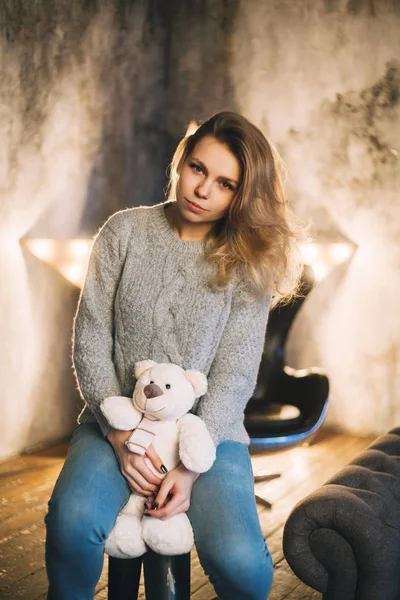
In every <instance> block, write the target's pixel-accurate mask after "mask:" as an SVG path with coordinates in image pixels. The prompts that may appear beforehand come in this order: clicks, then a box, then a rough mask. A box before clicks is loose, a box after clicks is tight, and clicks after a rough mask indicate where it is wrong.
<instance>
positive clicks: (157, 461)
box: [146, 444, 168, 475]
mask: <svg viewBox="0 0 400 600" xmlns="http://www.w3.org/2000/svg"><path fill="white" fill-rule="evenodd" d="M146 456H147V457H148V458H149V459H150V461H151V463H152V465H153V467H154V468H155V469H157V471H159V472H160V473H162V474H163V475H165V474H166V473H168V469H167V467H166V466H165V465H163V462H162V460H161V458H160V457H159V456H158V454H157V452H156V451H155V450H154V447H153V445H152V444H151V445H150V446H149V447H148V448H147V450H146Z"/></svg>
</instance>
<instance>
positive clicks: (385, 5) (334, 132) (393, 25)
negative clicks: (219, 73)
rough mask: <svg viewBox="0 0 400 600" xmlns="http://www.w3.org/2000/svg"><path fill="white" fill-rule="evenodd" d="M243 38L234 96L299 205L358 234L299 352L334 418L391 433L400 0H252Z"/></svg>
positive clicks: (399, 412)
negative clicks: (273, 150)
mask: <svg viewBox="0 0 400 600" xmlns="http://www.w3.org/2000/svg"><path fill="white" fill-rule="evenodd" d="M231 44H232V60H231V66H230V68H231V73H232V77H233V81H234V87H235V95H236V102H237V104H238V106H239V108H240V110H242V111H243V113H244V114H246V115H247V116H248V117H250V118H251V119H253V120H254V121H255V122H256V123H257V124H258V125H260V126H261V127H262V128H263V129H264V131H265V132H266V133H268V134H269V135H270V136H271V138H272V139H273V141H274V142H275V143H276V145H277V146H278V147H279V149H280V151H281V153H282V155H283V157H284V159H285V160H286V163H287V166H288V171H289V181H288V192H289V196H290V197H291V199H292V200H293V202H294V204H295V206H296V209H297V212H298V214H299V215H301V216H302V217H304V218H305V219H307V220H311V221H312V222H313V224H314V227H315V228H316V229H320V230H323V231H324V232H327V233H328V234H331V235H332V236H333V237H334V236H335V232H340V233H341V234H344V235H345V236H347V237H348V238H349V239H350V240H351V241H353V242H354V243H355V244H357V245H358V249H357V252H356V254H355V255H354V258H353V260H352V261H351V263H350V264H349V265H345V266H342V268H340V269H339V270H338V271H336V272H335V273H333V274H331V276H330V277H328V278H327V279H325V280H324V281H322V282H321V283H320V284H319V285H318V287H317V288H316V289H315V291H314V292H313V293H312V294H311V296H310V297H309V299H308V300H307V302H306V304H305V306H304V310H303V311H302V313H301V316H300V317H299V319H298V320H297V322H296V325H295V327H294V328H293V330H292V334H291V339H290V343H289V345H288V349H287V360H288V362H289V364H291V365H292V366H295V367H308V366H311V365H313V364H317V365H320V366H322V367H324V368H325V369H326V370H327V372H328V374H329V377H330V381H331V390H332V391H331V407H330V410H329V417H328V420H329V421H330V422H331V423H334V424H336V425H339V426H340V427H341V428H343V429H346V430H348V431H352V432H356V433H360V434H369V433H379V432H382V431H384V430H386V429H388V428H389V427H391V426H393V425H394V424H396V423H397V424H398V423H399V422H400V311H399V309H398V302H399V301H398V298H399V296H400V276H399V268H400V200H399V184H400V165H399V153H400V144H399V140H400V62H399V56H400V3H399V2H392V1H391V2H389V1H379V2H377V1H372V0H369V1H367V0H365V1H363V0H358V1H355V0H353V1H351V0H350V1H348V0H336V1H328V0H326V1H325V2H323V1H322V0H320V1H316V2H306V1H304V2H290V1H285V0H283V1H282V0H279V1H278V0H276V1H274V0H272V1H269V2H267V1H265V2H258V1H248V2H244V1H243V2H241V4H240V11H239V12H238V14H237V18H236V21H235V27H234V32H233V37H232V40H231Z"/></svg>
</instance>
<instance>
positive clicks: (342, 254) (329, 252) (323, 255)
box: [300, 242, 356, 281]
mask: <svg viewBox="0 0 400 600" xmlns="http://www.w3.org/2000/svg"><path fill="white" fill-rule="evenodd" d="M355 248H356V246H355V245H354V244H352V243H351V242H306V243H304V244H302V245H301V246H300V252H301V259H302V262H303V263H304V264H305V265H309V266H310V267H311V268H312V270H313V273H314V277H315V279H316V281H321V279H323V278H324V277H326V276H327V275H328V273H330V272H331V271H332V270H333V269H334V268H335V267H337V266H338V265H340V264H341V263H343V262H345V261H346V260H349V259H350V258H351V256H352V255H353V253H354V251H355Z"/></svg>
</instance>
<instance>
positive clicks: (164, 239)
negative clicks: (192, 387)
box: [46, 112, 298, 600]
mask: <svg viewBox="0 0 400 600" xmlns="http://www.w3.org/2000/svg"><path fill="white" fill-rule="evenodd" d="M169 191H170V193H169V199H168V201H166V202H163V203H160V204H158V205H156V206H152V207H137V208H133V209H128V210H123V211H121V212H118V213H116V214H114V215H113V216H111V217H110V218H109V219H108V221H107V222H106V223H105V225H104V226H103V228H102V229H101V230H100V232H99V234H98V236H97V238H96V240H95V243H94V246H93V251H92V255H91V259H90V264H89V269H88V273H87V276H86V281H85V285H84V288H83V291H82V294H81V297H80V301H79V307H78V311H77V315H76V318H75V323H74V366H75V370H76V376H77V381H78V385H79V388H80V392H81V395H82V398H83V399H84V401H85V408H84V410H83V412H82V413H81V415H80V419H79V423H80V424H79V426H78V427H77V429H76V431H75V433H74V436H73V438H72V441H71V445H70V449H69V453H68V456H67V459H66V462H65V465H64V467H63V469H62V471H61V474H60V476H59V479H58V481H57V484H56V486H55V489H54V492H53V495H52V498H51V500H50V502H49V512H48V515H47V517H46V525H47V540H46V565H47V572H48V578H49V584H50V585H49V598H51V599H52V600H63V599H65V600H71V599H72V598H74V599H75V600H89V599H92V598H93V595H94V590H95V586H96V583H97V581H98V579H99V577H100V574H101V571H102V565H103V552H104V541H105V539H106V538H107V536H108V534H109V532H110V530H111V529H112V527H113V525H114V522H115V520H116V517H117V514H118V512H119V511H120V509H121V507H122V506H123V505H124V503H125V502H126V501H127V499H128V497H129V494H130V489H132V490H134V491H135V492H137V493H139V494H142V495H143V496H144V501H145V502H146V503H147V508H148V510H147V513H148V515H149V517H151V518H155V519H166V518H168V517H170V516H172V515H174V514H177V513H179V512H182V511H188V516H189V518H190V521H191V523H192V526H193V530H194V535H195V541H196V547H197V550H198V554H199V557H200V561H201V564H202V566H203V568H204V570H205V572H206V574H207V575H208V577H209V578H210V581H211V583H212V584H213V586H214V588H215V590H216V593H217V594H218V596H219V598H221V600H246V599H247V600H265V598H266V597H267V595H268V591H269V588H270V585H271V581H272V562H271V558H270V555H269V552H268V550H267V547H266V545H265V541H264V538H263V535H262V532H261V529H260V524H259V521H258V516H257V511H256V506H255V501H254V489H253V474H252V470H251V463H250V458H249V453H248V447H247V446H248V443H249V438H248V435H247V433H246V431H245V428H244V426H243V411H244V408H245V405H246V403H247V401H248V400H249V399H250V397H251V395H252V393H253V390H254V387H255V384H256V378H257V372H258V368H259V364H260V360H261V354H262V350H263V344H264V336H265V329H266V324H267V318H268V311H269V307H270V304H271V298H272V299H273V302H275V301H277V300H278V299H279V298H280V297H281V296H282V295H285V294H288V293H289V292H290V290H293V289H294V287H295V285H296V281H297V278H298V269H297V268H296V261H295V258H294V257H295V253H294V251H293V249H294V247H295V242H296V229H295V227H294V226H293V225H292V217H291V214H290V211H289V208H288V205H287V203H286V201H285V198H284V194H283V191H282V186H281V182H280V175H279V171H278V165H277V156H276V154H275V152H274V151H273V150H272V149H271V146H270V144H269V143H268V141H267V140H266V138H265V137H264V135H263V134H262V133H261V131H260V130H259V129H257V128H256V127H255V126H254V125H252V124H251V123H250V122H249V121H247V120H246V119H245V118H244V117H242V116H240V115H238V114H235V113H230V112H223V113H218V114H216V115H214V116H213V117H211V118H210V119H209V120H208V121H206V122H205V123H203V124H202V125H201V126H200V127H199V128H198V129H197V131H196V132H195V133H194V134H193V135H191V136H188V137H186V138H185V139H184V140H182V142H181V143H180V144H179V146H178V148H177V150H176V152H175V155H174V158H173V161H172V170H171V181H170V190H169ZM143 359H153V360H155V361H157V362H172V363H176V364H179V365H181V366H182V367H183V368H184V369H189V368H190V369H197V370H199V371H201V372H203V373H204V374H205V375H207V377H208V391H207V393H206V395H204V396H203V397H202V398H201V399H200V401H199V402H198V404H197V406H196V407H195V412H196V413H197V415H199V416H200V417H201V418H202V419H203V420H204V421H205V423H206V425H207V427H208V429H209V431H210V433H211V435H212V437H213V439H214V441H215V444H216V445H217V458H216V461H215V463H214V466H213V467H212V468H211V470H210V471H209V472H208V473H205V474H203V475H201V476H198V475H197V474H196V473H193V472H190V471H187V470H186V469H185V468H184V467H183V466H182V465H181V466H179V467H177V468H176V469H173V470H172V471H171V472H169V473H167V475H166V477H165V479H164V480H162V481H161V479H159V478H158V477H156V476H155V475H154V474H152V473H151V471H150V470H149V469H148V468H147V467H146V465H145V462H144V457H142V456H139V455H135V454H132V453H130V452H129V451H128V449H127V448H126V446H125V445H124V442H125V440H126V439H127V438H128V437H129V435H130V433H131V432H123V431H117V430H114V429H111V428H110V427H109V426H108V424H107V423H106V421H105V419H104V417H103V416H102V413H101V412H100V409H99V404H100V403H101V401H102V400H103V399H104V398H106V397H107V396H113V395H125V396H130V395H131V394H132V390H133V387H134V385H135V381H134V369H133V366H134V363H135V362H137V361H139V360H143ZM147 455H148V456H149V458H150V460H151V461H152V462H153V464H154V465H155V467H156V468H157V469H158V470H159V471H160V474H161V473H162V472H165V467H164V466H163V465H162V457H159V456H157V455H156V454H155V452H154V450H153V449H152V448H151V447H150V449H149V450H148V451H147ZM167 496H168V498H169V501H168V502H166V499H167Z"/></svg>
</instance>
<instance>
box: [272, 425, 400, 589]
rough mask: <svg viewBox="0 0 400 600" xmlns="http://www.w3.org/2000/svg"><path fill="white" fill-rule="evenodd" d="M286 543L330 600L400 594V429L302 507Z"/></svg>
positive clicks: (305, 576) (295, 563)
mask: <svg viewBox="0 0 400 600" xmlns="http://www.w3.org/2000/svg"><path fill="white" fill-rule="evenodd" d="M283 548H284V553H285V556H286V559H287V561H288V563H289V565H290V566H291V568H292V569H293V571H294V573H295V574H296V575H297V576H298V577H299V578H300V579H301V580H302V581H304V583H306V584H307V585H309V586H310V587H313V588H315V589H316V590H318V591H320V592H322V593H323V594H324V599H325V600H354V599H357V600H377V599H379V600H398V598H400V428H398V429H395V430H392V431H391V432H389V433H388V434H386V435H384V436H381V437H380V438H378V439H377V440H376V441H375V442H374V443H373V444H372V445H371V446H369V448H367V450H365V451H364V452H363V453H361V454H360V455H359V456H358V457H357V458H356V459H354V460H353V461H352V462H351V463H350V464H349V465H348V466H346V467H345V468H344V469H342V470H341V471H340V472H339V473H338V474H337V475H335V476H334V477H333V478H332V479H331V480H329V481H328V482H327V483H326V484H325V485H323V486H322V487H321V488H320V489H318V490H316V491H315V492H313V493H312V494H310V495H309V496H308V497H306V498H305V499H303V500H302V501H301V502H299V503H298V504H297V505H296V506H295V508H294V509H293V511H292V513H291V514H290V516H289V519H288V521H287V523H286V525H285V529H284V535H283Z"/></svg>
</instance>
